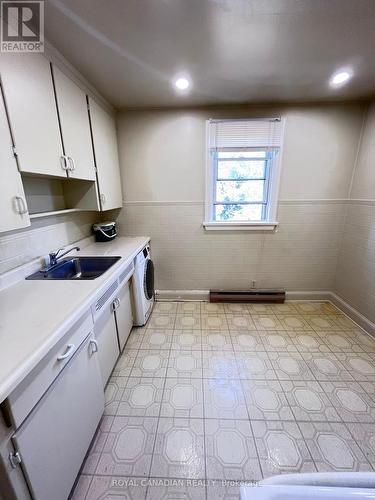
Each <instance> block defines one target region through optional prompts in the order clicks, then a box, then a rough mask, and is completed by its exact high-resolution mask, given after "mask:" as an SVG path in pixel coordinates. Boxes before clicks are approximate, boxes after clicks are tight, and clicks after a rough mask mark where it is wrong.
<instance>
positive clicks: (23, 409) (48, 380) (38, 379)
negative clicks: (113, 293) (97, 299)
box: [8, 310, 93, 428]
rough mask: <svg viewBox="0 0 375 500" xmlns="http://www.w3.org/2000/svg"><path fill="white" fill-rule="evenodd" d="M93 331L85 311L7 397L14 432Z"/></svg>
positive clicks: (89, 317) (91, 322)
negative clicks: (14, 428)
mask: <svg viewBox="0 0 375 500" xmlns="http://www.w3.org/2000/svg"><path fill="white" fill-rule="evenodd" d="M92 328H93V321H92V316H91V313H90V310H88V311H87V312H86V313H85V314H84V315H83V316H82V317H81V318H80V320H79V321H77V323H76V324H75V325H74V326H73V327H72V328H71V329H70V330H69V331H68V332H67V334H66V335H65V336H64V337H63V338H62V339H61V340H60V341H59V342H58V343H57V344H56V345H55V346H54V347H53V349H52V350H51V351H50V352H49V353H48V354H47V356H46V357H45V358H44V359H43V360H42V361H41V362H40V363H39V365H38V366H36V368H34V370H33V371H32V372H31V373H30V374H29V375H28V376H27V377H26V378H25V380H23V382H21V384H20V385H19V386H18V387H17V388H16V389H15V390H14V391H13V392H12V394H11V395H10V396H9V397H8V407H9V411H10V415H11V418H12V420H13V423H14V425H15V426H16V428H18V427H19V426H20V425H21V423H22V422H23V421H24V420H25V418H26V417H27V415H28V414H29V413H30V411H31V410H32V409H33V407H34V406H35V405H36V404H37V402H38V401H39V400H40V398H41V397H42V396H43V394H44V393H45V392H46V391H47V389H48V388H49V386H50V385H51V384H52V382H53V381H54V380H55V379H56V377H57V376H58V375H59V373H60V372H61V370H62V369H63V368H64V367H65V365H66V364H67V363H68V362H69V361H70V359H71V358H72V356H73V354H74V352H75V351H76V350H77V349H78V348H79V346H80V345H81V344H82V342H83V341H84V339H85V338H86V337H87V335H88V334H89V333H90V331H92Z"/></svg>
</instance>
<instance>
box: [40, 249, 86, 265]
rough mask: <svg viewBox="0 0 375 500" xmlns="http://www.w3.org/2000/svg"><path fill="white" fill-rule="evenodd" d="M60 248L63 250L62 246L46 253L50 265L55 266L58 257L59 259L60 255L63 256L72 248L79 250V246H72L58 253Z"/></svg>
mask: <svg viewBox="0 0 375 500" xmlns="http://www.w3.org/2000/svg"><path fill="white" fill-rule="evenodd" d="M61 250H64V247H63V248H59V249H58V250H56V252H50V253H49V254H48V256H49V265H50V267H52V266H55V265H56V264H57V261H58V260H59V259H61V258H62V257H64V255H66V254H68V253H70V252H72V251H73V250H77V252H79V251H80V248H79V247H72V248H69V250H66V251H65V252H63V253H62V254H60V252H61Z"/></svg>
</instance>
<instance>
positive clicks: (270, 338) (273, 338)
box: [258, 330, 297, 352]
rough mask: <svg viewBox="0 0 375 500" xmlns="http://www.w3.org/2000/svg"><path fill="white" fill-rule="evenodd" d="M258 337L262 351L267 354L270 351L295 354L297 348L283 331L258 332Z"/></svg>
mask: <svg viewBox="0 0 375 500" xmlns="http://www.w3.org/2000/svg"><path fill="white" fill-rule="evenodd" d="M258 334H259V335H260V337H261V339H262V342H263V345H264V350H265V351H267V352H272V351H288V352H297V347H296V346H295V345H294V343H293V341H292V339H291V337H290V336H289V335H288V333H287V332H285V331H282V330H280V331H271V330H266V331H258Z"/></svg>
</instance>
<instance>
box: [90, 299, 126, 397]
mask: <svg viewBox="0 0 375 500" xmlns="http://www.w3.org/2000/svg"><path fill="white" fill-rule="evenodd" d="M113 300H114V297H112V299H110V300H108V302H106V303H105V304H104V306H103V307H102V309H101V311H100V315H98V316H97V318H95V324H94V333H95V339H96V341H97V342H98V355H99V356H98V358H99V364H100V371H101V374H102V381H103V387H105V386H106V384H107V382H108V379H109V377H110V375H111V373H112V370H113V367H114V366H115V364H116V361H117V358H118V357H119V355H120V349H119V344H118V340H117V330H116V321H115V315H114V310H113Z"/></svg>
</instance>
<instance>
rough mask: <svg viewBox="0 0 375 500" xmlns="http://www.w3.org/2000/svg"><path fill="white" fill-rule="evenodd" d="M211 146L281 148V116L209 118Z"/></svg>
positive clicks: (212, 148) (224, 147) (225, 147)
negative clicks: (228, 118)
mask: <svg viewBox="0 0 375 500" xmlns="http://www.w3.org/2000/svg"><path fill="white" fill-rule="evenodd" d="M208 139H209V147H210V149H211V150H223V149H227V148H229V149H230V148H232V149H233V148H239V149H242V148H279V147H280V146H281V140H282V127H281V120H280V118H264V119H263V118H256V119H246V120H244V119H240V120H209V137H208Z"/></svg>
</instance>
